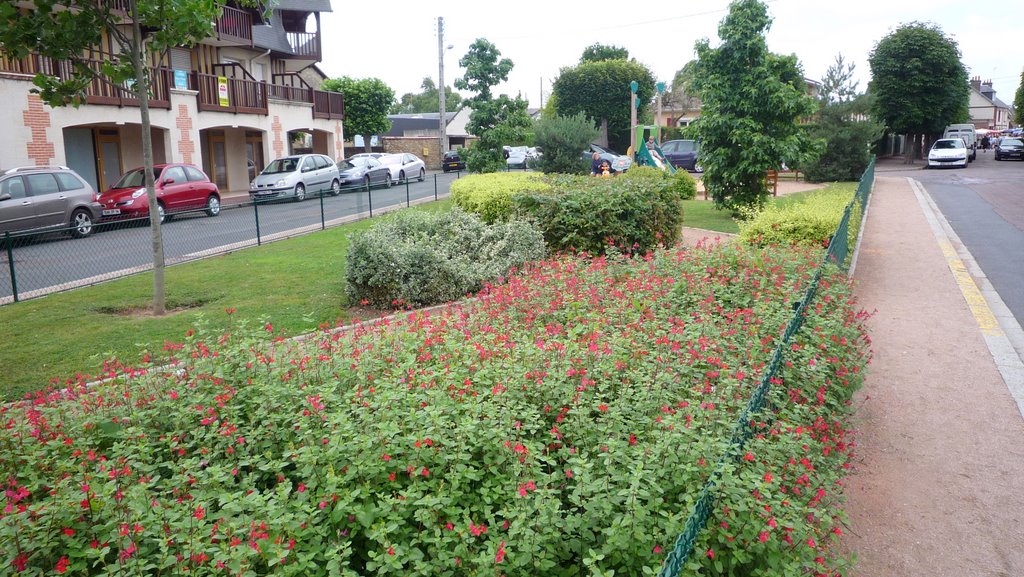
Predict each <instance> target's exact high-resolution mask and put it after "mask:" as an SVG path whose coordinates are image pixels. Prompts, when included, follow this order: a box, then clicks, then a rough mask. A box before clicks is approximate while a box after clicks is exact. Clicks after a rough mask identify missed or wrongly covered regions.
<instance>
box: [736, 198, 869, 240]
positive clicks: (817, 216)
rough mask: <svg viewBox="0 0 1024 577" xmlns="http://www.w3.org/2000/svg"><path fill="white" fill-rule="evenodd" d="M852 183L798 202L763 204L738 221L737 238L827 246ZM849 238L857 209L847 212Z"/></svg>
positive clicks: (854, 231) (857, 218) (857, 221)
mask: <svg viewBox="0 0 1024 577" xmlns="http://www.w3.org/2000/svg"><path fill="white" fill-rule="evenodd" d="M855 187H856V183H844V185H842V186H835V187H833V188H831V189H829V190H828V191H822V192H819V193H815V194H812V195H809V196H807V197H806V198H803V199H801V200H800V201H799V202H794V203H789V204H781V205H780V204H775V205H766V206H765V207H764V208H762V209H761V210H758V211H755V212H753V213H750V214H748V215H747V218H746V219H745V220H742V221H740V223H739V228H740V233H739V236H740V239H742V240H743V241H744V242H746V243H748V244H752V245H756V246H770V245H803V246H825V247H827V246H828V243H829V240H830V239H831V238H832V234H833V233H834V232H835V231H836V227H837V226H838V225H839V221H840V219H841V218H842V217H843V211H844V210H845V209H846V206H847V205H848V204H849V203H850V200H851V199H852V198H853V192H854V189H855ZM849 225H850V241H851V242H853V241H854V240H855V239H856V235H857V228H858V226H859V225H860V212H859V211H857V213H856V214H853V215H851V218H850V223H849Z"/></svg>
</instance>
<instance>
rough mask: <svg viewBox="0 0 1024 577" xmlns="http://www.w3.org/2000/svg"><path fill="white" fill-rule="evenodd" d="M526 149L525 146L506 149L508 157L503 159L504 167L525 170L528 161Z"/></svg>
mask: <svg viewBox="0 0 1024 577" xmlns="http://www.w3.org/2000/svg"><path fill="white" fill-rule="evenodd" d="M528 150H529V149H528V148H527V147H525V146H509V147H508V148H507V149H506V152H507V153H508V155H507V156H506V157H505V165H506V166H508V167H509V168H521V169H524V170H525V169H526V161H527V160H529V155H528Z"/></svg>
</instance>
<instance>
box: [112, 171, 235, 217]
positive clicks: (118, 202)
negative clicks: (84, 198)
mask: <svg viewBox="0 0 1024 577" xmlns="http://www.w3.org/2000/svg"><path fill="white" fill-rule="evenodd" d="M142 171H143V169H142V168H136V169H135V170H132V171H131V172H128V173H126V174H125V175H124V176H122V177H121V180H119V181H117V183H115V184H114V186H112V187H110V188H108V189H107V190H105V191H104V192H103V194H101V195H100V197H99V201H100V204H102V205H103V212H102V216H103V219H104V220H114V219H128V218H144V217H146V216H149V200H148V199H147V198H146V182H145V178H144V176H143V172H142ZM153 182H154V184H155V185H156V199H157V200H156V202H157V206H158V207H159V209H160V222H164V220H166V219H168V218H170V217H171V216H172V215H174V214H175V213H180V212H186V211H194V210H198V209H203V210H205V211H206V214H207V215H209V216H217V215H218V214H220V191H219V190H218V189H217V185H216V184H214V183H213V182H211V181H210V178H209V177H208V176H206V173H204V172H203V171H202V170H200V169H199V168H198V167H196V166H194V165H191V164H157V165H156V166H154V167H153Z"/></svg>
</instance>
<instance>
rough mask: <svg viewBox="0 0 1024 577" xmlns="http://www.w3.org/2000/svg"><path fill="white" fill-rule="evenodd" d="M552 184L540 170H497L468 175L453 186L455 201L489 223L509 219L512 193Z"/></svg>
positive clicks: (543, 188) (535, 189)
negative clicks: (545, 180) (545, 179)
mask: <svg viewBox="0 0 1024 577" xmlns="http://www.w3.org/2000/svg"><path fill="white" fill-rule="evenodd" d="M550 189H551V185H549V184H547V183H546V182H544V181H543V179H542V175H541V174H540V173H537V172H496V173H491V174H471V175H469V176H464V177H462V178H460V179H458V180H456V181H455V182H453V183H452V186H451V195H452V201H453V202H454V203H455V206H457V207H459V208H461V209H462V210H464V211H466V212H469V213H473V214H475V215H477V216H478V217H480V219H481V220H483V221H484V222H485V223H488V224H491V223H494V222H499V221H504V220H508V218H509V217H510V216H511V214H512V196H513V195H515V194H516V193H519V192H524V191H534V192H544V191H547V190H550Z"/></svg>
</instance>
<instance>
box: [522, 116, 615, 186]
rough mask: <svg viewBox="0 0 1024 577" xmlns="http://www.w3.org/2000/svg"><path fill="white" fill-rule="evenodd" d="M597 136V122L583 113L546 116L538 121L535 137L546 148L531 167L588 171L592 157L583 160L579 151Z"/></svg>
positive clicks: (577, 171)
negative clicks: (595, 125)
mask: <svg viewBox="0 0 1024 577" xmlns="http://www.w3.org/2000/svg"><path fill="white" fill-rule="evenodd" d="M597 136H598V130H597V129H596V128H594V123H593V122H591V121H590V119H589V118H587V117H586V116H585V115H584V114H583V113H578V114H575V115H572V116H558V115H555V116H553V117H551V118H543V119H541V120H540V121H538V122H537V124H536V127H535V132H534V141H535V142H536V144H537V146H539V147H540V148H541V150H543V151H544V152H543V154H542V155H541V157H540V158H539V159H537V161H536V162H535V166H534V165H531V166H530V168H536V169H537V170H540V171H541V172H547V173H553V172H558V173H562V174H588V173H589V172H590V160H589V159H586V160H584V159H583V158H582V157H581V154H580V153H581V152H582V151H584V150H587V148H588V147H589V146H590V143H592V142H594V141H595V140H597Z"/></svg>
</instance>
